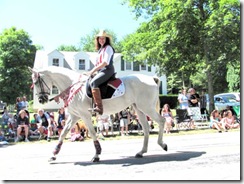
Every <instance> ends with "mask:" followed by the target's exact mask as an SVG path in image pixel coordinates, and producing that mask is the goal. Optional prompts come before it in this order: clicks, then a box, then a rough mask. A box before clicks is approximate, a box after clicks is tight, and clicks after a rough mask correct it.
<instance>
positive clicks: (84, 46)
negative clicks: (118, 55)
mask: <svg viewBox="0 0 244 184" xmlns="http://www.w3.org/2000/svg"><path fill="white" fill-rule="evenodd" d="M99 31H100V30H99V29H93V31H92V32H91V34H89V35H86V36H85V37H81V39H80V46H79V48H80V50H83V51H85V52H96V50H95V37H96V35H97V34H98V33H99ZM105 31H106V32H107V34H109V35H110V36H111V38H112V43H111V44H112V46H113V47H114V49H115V52H121V44H120V42H119V41H118V39H117V36H116V34H115V33H114V32H113V31H111V30H107V29H106V30H105Z"/></svg>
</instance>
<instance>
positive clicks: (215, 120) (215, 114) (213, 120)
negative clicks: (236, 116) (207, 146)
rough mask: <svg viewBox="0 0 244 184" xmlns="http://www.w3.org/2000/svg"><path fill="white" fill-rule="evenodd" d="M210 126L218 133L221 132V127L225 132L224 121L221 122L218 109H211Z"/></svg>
mask: <svg viewBox="0 0 244 184" xmlns="http://www.w3.org/2000/svg"><path fill="white" fill-rule="evenodd" d="M209 126H210V128H212V129H217V130H218V132H219V133H222V130H221V129H223V130H224V131H225V132H226V128H225V123H224V122H221V116H220V114H219V111H218V110H213V111H212V113H211V115H210V125H209Z"/></svg>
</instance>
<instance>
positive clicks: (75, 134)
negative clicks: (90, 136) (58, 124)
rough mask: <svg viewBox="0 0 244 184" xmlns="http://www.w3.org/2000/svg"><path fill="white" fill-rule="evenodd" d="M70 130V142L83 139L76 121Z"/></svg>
mask: <svg viewBox="0 0 244 184" xmlns="http://www.w3.org/2000/svg"><path fill="white" fill-rule="evenodd" d="M70 132H71V137H70V140H71V141H72V142H74V141H83V140H84V137H83V136H82V135H81V131H80V128H79V126H78V123H76V124H75V126H74V127H73V128H71V130H70Z"/></svg>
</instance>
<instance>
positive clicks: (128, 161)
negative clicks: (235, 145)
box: [50, 151, 206, 167]
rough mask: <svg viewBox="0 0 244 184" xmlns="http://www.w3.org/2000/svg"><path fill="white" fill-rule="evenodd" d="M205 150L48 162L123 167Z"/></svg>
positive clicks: (184, 158)
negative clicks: (98, 159)
mask: <svg viewBox="0 0 244 184" xmlns="http://www.w3.org/2000/svg"><path fill="white" fill-rule="evenodd" d="M203 154H206V152H197V151H178V152H177V153H170V154H157V155H146V156H143V158H135V157H127V156H125V157H123V156H122V157H121V158H118V159H107V160H101V161H100V162H92V161H83V162H56V161H55V162H52V163H50V164H72V163H74V165H80V166H93V165H95V164H96V165H100V164H102V165H122V166H123V167H129V166H132V165H144V164H151V163H157V162H170V161H187V160H189V159H192V158H196V157H200V156H202V155H203Z"/></svg>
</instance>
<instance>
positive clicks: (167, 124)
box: [161, 104, 174, 134]
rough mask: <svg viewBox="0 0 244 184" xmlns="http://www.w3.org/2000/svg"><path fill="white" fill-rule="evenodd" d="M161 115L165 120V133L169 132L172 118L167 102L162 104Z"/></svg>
mask: <svg viewBox="0 0 244 184" xmlns="http://www.w3.org/2000/svg"><path fill="white" fill-rule="evenodd" d="M161 116H163V117H164V118H165V120H166V121H165V124H164V129H165V133H166V134H170V129H171V128H172V124H173V122H174V119H173V115H172V112H171V110H170V106H169V104H164V106H163V109H162V111H161Z"/></svg>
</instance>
